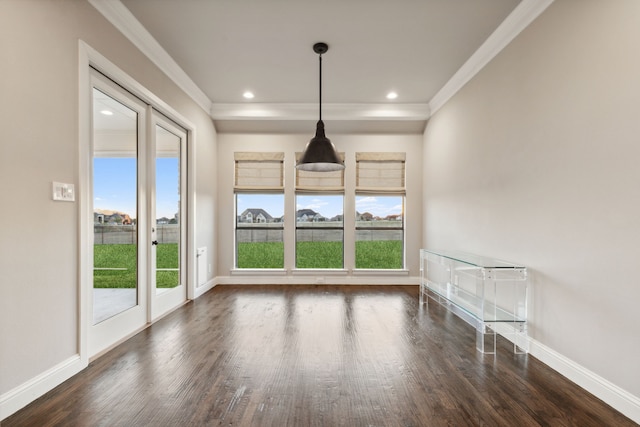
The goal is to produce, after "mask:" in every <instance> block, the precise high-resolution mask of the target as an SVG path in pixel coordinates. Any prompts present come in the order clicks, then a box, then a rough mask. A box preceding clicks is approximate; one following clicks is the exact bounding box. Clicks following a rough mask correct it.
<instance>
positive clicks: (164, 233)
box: [154, 125, 182, 294]
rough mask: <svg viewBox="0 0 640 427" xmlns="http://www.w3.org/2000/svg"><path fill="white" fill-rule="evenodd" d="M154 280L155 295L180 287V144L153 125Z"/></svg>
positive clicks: (163, 130)
mask: <svg viewBox="0 0 640 427" xmlns="http://www.w3.org/2000/svg"><path fill="white" fill-rule="evenodd" d="M155 130H156V156H155V157H156V159H155V163H156V197H155V218H156V221H155V223H156V226H155V240H154V242H157V243H156V251H155V252H156V255H155V278H156V293H157V294H160V293H163V292H166V291H168V290H170V289H173V288H176V287H178V286H180V285H181V284H182V283H181V274H180V267H181V265H180V261H181V260H180V258H181V257H180V250H181V247H180V237H181V226H182V224H181V222H182V221H181V218H180V141H181V138H180V137H179V136H177V135H175V134H173V133H171V132H169V131H168V130H166V129H165V128H163V127H162V126H160V125H156V128H155Z"/></svg>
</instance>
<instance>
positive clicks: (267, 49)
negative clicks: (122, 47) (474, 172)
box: [89, 0, 552, 134]
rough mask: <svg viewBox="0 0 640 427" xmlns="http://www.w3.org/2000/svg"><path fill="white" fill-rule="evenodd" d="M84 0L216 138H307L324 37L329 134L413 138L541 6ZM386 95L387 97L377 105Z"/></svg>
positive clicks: (516, 2) (462, 1)
mask: <svg viewBox="0 0 640 427" xmlns="http://www.w3.org/2000/svg"><path fill="white" fill-rule="evenodd" d="M89 1H90V2H91V3H92V4H93V5H94V6H95V7H96V8H97V9H98V10H99V11H100V12H101V13H103V15H105V17H107V19H109V20H110V21H111V22H112V23H114V25H116V27H118V28H119V29H120V30H121V31H123V33H124V34H125V35H126V36H127V37H129V39H131V40H132V41H133V42H134V43H135V44H137V45H138V47H140V48H141V49H142V50H143V51H144V52H145V53H146V54H147V55H148V56H149V57H150V58H152V60H154V62H155V63H156V64H157V65H159V66H160V67H161V68H163V69H164V70H165V72H167V74H169V75H170V77H172V78H173V79H174V81H176V82H177V83H178V84H180V85H181V87H183V89H185V90H187V92H189V93H190V94H191V95H192V97H193V98H194V99H195V100H196V101H197V102H198V103H199V104H200V105H202V106H203V107H204V108H207V109H208V111H210V113H211V116H212V117H213V119H214V121H215V123H216V128H217V129H218V131H219V132H277V133H287V132H306V133H311V132H312V131H313V129H314V125H313V124H314V122H315V121H316V120H317V117H318V55H317V54H315V53H314V52H313V49H312V46H313V44H314V43H315V42H318V41H322V42H326V43H327V44H328V45H329V51H328V52H327V53H326V54H324V55H323V62H322V66H323V69H322V73H323V82H322V83H323V93H322V100H323V108H322V111H323V119H324V121H325V124H326V126H327V133H328V134H330V133H336V132H374V133H384V132H409V133H421V132H422V130H423V129H424V125H425V123H426V120H427V119H428V117H429V115H430V114H431V113H432V111H433V110H434V109H437V108H439V105H441V103H442V102H443V101H446V98H447V97H448V96H451V94H453V93H455V91H456V90H457V89H458V88H459V87H460V86H462V85H463V84H464V83H465V82H466V81H467V80H468V79H469V78H470V77H471V76H472V75H473V74H474V73H475V72H477V70H478V69H479V68H481V67H482V66H483V65H484V64H485V63H486V62H487V61H488V60H490V59H491V57H493V55H495V53H497V52H498V51H499V50H500V49H502V47H503V46H504V45H506V44H507V43H508V42H509V41H510V40H511V39H512V38H513V37H514V36H515V35H516V34H517V33H519V32H520V31H521V30H522V29H523V28H524V27H526V25H528V24H529V22H530V21H531V20H533V19H534V18H535V16H537V15H538V14H539V13H541V12H542V10H544V8H545V7H546V6H548V4H549V3H551V1H552V0H545V1H541V0H522V1H520V0H324V1H318V0H316V1H311V0H268V1H267V0H121V2H118V1H115V2H114V1H111V0H89ZM156 42H157V43H156ZM246 90H251V91H252V92H254V94H255V98H254V99H253V100H250V101H248V100H245V99H244V98H243V97H242V94H243V92H245V91H246ZM389 91H396V92H397V93H398V98H397V99H395V100H392V101H390V100H387V99H386V97H385V96H386V94H387V93H388V92H389Z"/></svg>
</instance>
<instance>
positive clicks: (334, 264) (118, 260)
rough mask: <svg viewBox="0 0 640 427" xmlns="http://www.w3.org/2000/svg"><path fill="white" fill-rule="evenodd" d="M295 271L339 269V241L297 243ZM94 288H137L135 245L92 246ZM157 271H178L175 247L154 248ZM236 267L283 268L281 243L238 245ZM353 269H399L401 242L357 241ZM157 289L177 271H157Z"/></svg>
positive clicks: (173, 281) (174, 282)
mask: <svg viewBox="0 0 640 427" xmlns="http://www.w3.org/2000/svg"><path fill="white" fill-rule="evenodd" d="M296 252H297V253H296V268H342V267H343V248H342V242H298V247H297V251H296ZM93 254H94V258H93V265H94V267H95V270H94V272H93V286H94V287H95V288H134V287H135V286H136V245H126V244H118V245H95V246H94V247H93ZM157 268H158V269H177V268H178V244H177V243H164V244H160V245H158V246H157ZM238 268H284V244H283V243H282V242H265V243H239V244H238ZM356 268H371V269H398V268H402V242H401V241H397V240H388V241H359V242H356ZM156 283H157V287H159V288H173V287H175V286H177V285H178V271H177V270H173V271H158V272H157V273H156Z"/></svg>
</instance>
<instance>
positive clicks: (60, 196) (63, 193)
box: [52, 181, 76, 202]
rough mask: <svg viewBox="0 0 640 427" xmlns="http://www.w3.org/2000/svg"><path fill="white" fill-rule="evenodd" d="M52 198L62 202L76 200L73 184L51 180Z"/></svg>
mask: <svg viewBox="0 0 640 427" xmlns="http://www.w3.org/2000/svg"><path fill="white" fill-rule="evenodd" d="M52 188H53V200H60V201H63V202H74V201H75V200H76V191H75V187H74V185H73V184H65V183H62V182H55V181H54V182H53V186H52Z"/></svg>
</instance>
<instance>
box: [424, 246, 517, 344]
mask: <svg viewBox="0 0 640 427" xmlns="http://www.w3.org/2000/svg"><path fill="white" fill-rule="evenodd" d="M429 298H431V299H433V300H434V301H437V302H438V303H440V304H442V305H444V306H446V307H447V308H448V309H449V310H451V311H452V312H454V313H455V314H456V315H458V316H459V317H460V318H462V319H464V320H465V321H466V322H467V323H469V324H470V325H472V326H473V327H474V328H475V330H476V348H477V349H478V350H479V351H481V352H482V353H490V354H495V352H496V334H499V335H502V336H504V337H505V338H507V339H508V340H510V341H511V342H512V343H513V350H514V352H515V353H526V352H527V351H528V336H527V268H526V267H524V266H521V265H515V264H510V263H508V262H505V261H501V260H495V259H491V258H485V257H482V256H478V255H472V254H466V253H461V252H448V251H431V250H426V249H421V250H420V304H424V303H426V304H427V306H428V304H429V302H428V300H429Z"/></svg>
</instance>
